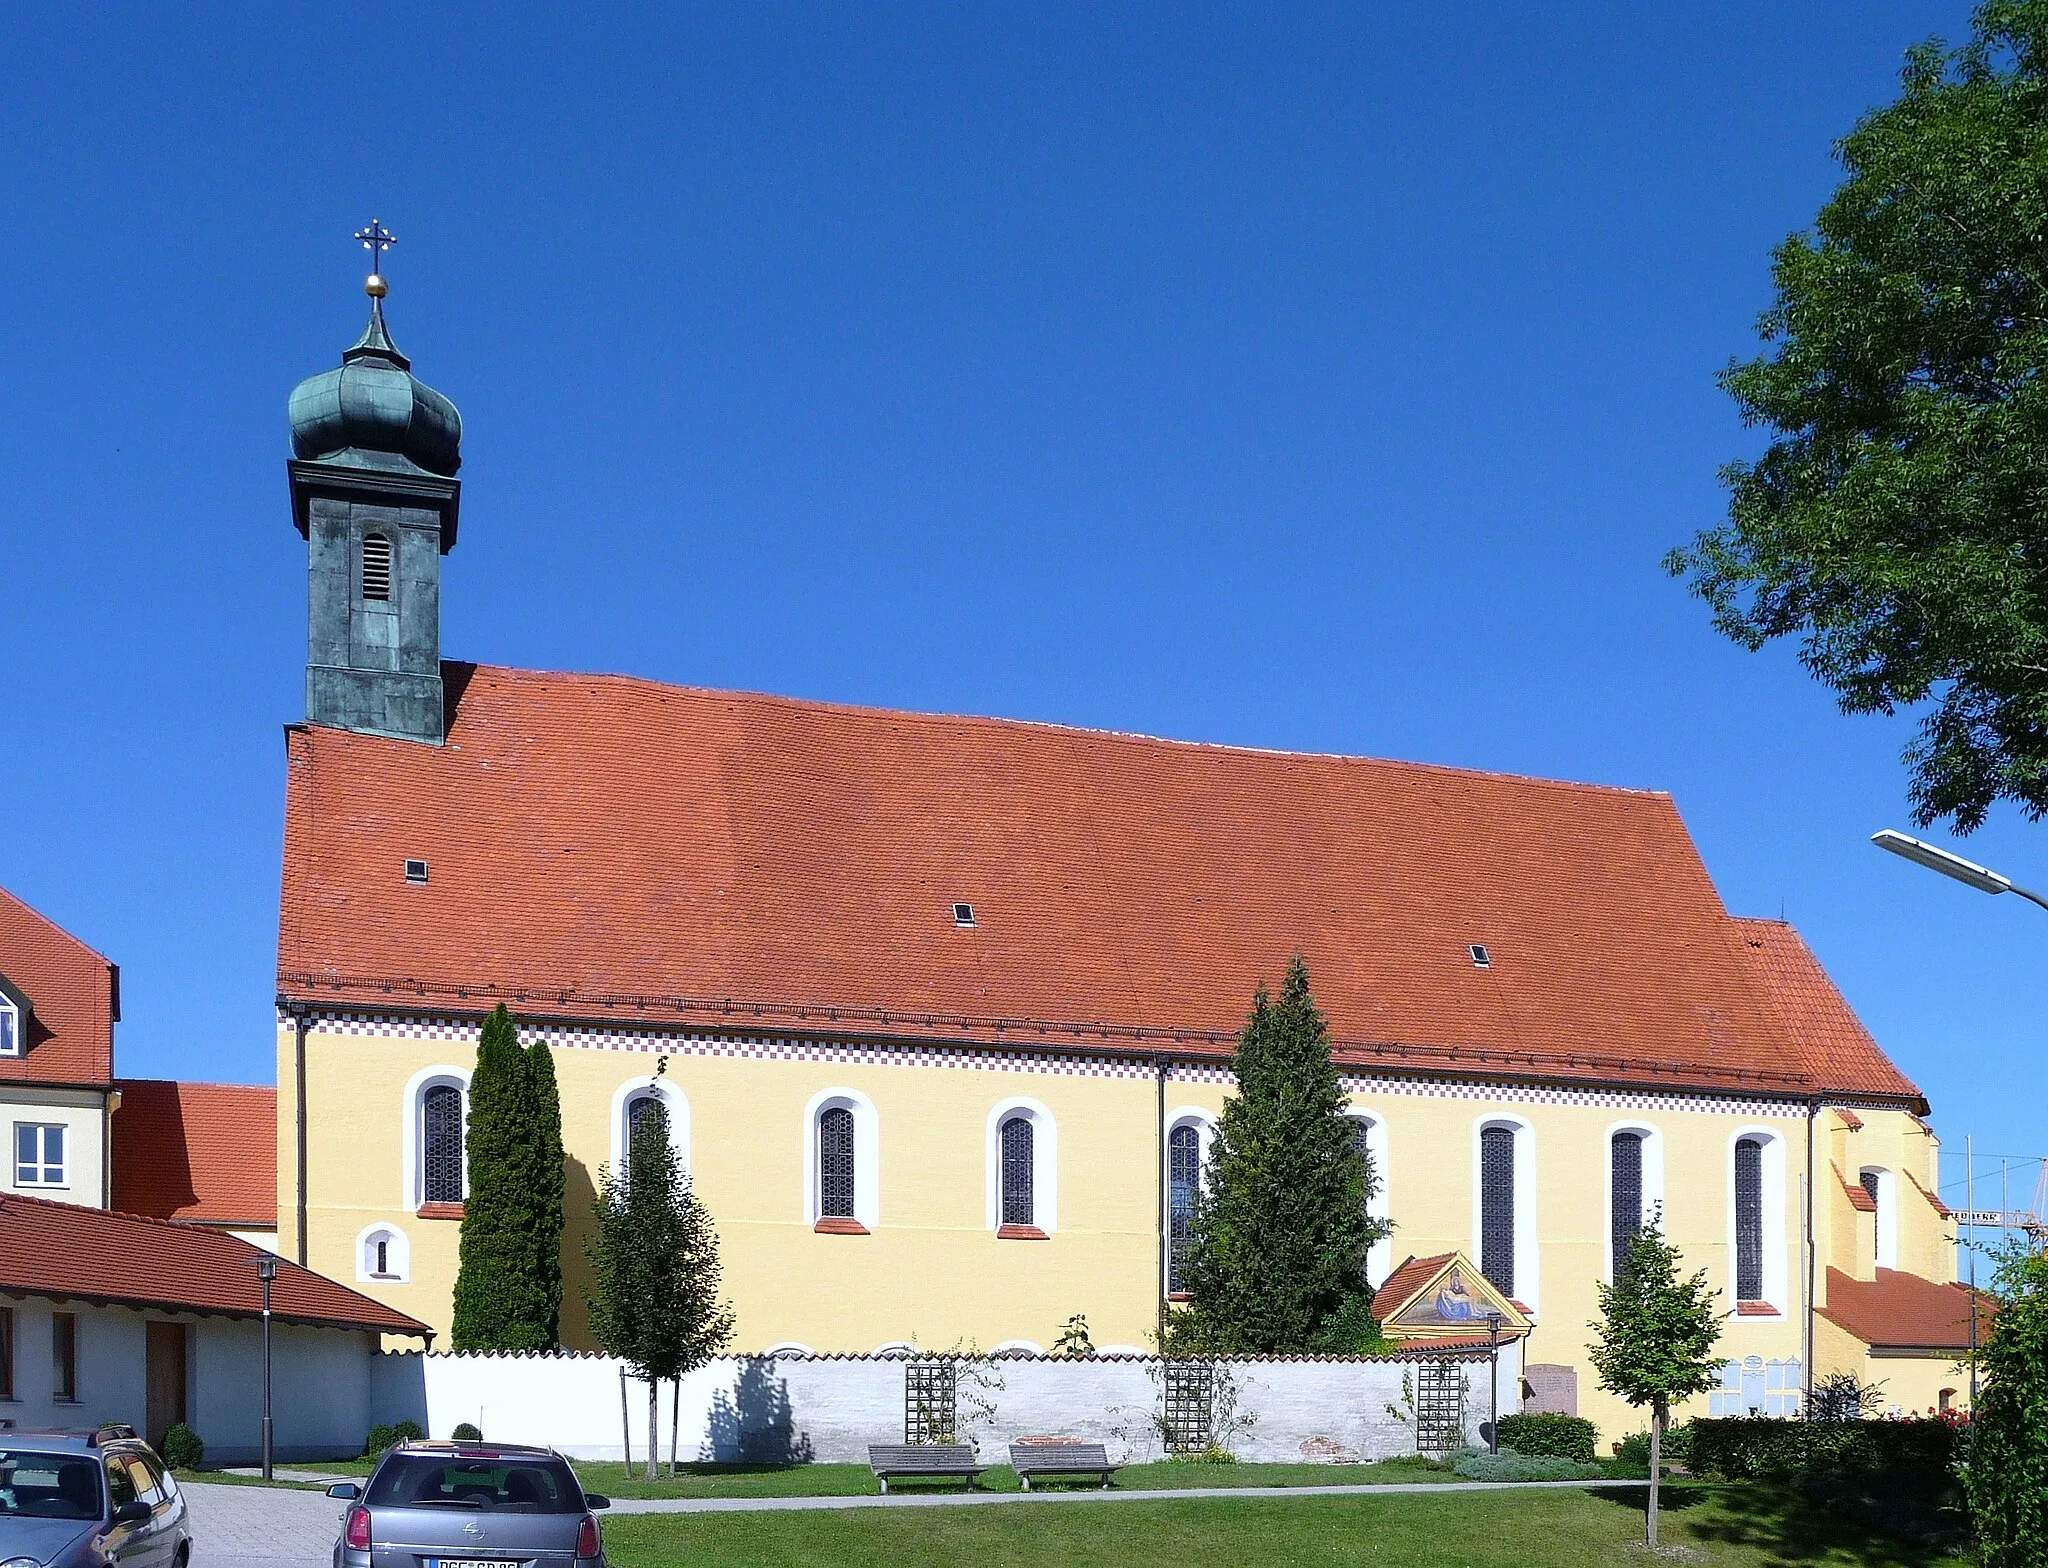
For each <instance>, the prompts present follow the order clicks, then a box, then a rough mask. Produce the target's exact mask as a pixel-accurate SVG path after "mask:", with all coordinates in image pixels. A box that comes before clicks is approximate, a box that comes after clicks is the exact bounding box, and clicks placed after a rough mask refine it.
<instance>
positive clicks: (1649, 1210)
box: [1516, 1121, 1734, 1285]
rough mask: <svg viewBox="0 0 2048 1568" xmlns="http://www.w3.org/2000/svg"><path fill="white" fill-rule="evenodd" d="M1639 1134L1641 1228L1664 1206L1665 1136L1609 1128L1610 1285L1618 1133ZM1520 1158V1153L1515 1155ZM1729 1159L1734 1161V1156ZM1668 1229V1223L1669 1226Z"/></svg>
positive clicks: (1642, 1127)
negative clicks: (1641, 1185)
mask: <svg viewBox="0 0 2048 1568" xmlns="http://www.w3.org/2000/svg"><path fill="white" fill-rule="evenodd" d="M1624 1132H1636V1133H1641V1134H1642V1135H1643V1212H1642V1214H1641V1215H1640V1216H1639V1217H1638V1219H1637V1223H1638V1224H1639V1225H1647V1224H1649V1223H1650V1217H1651V1216H1652V1215H1653V1214H1656V1213H1657V1212H1658V1211H1659V1210H1660V1209H1662V1208H1663V1206H1664V1134H1663V1133H1662V1132H1661V1131H1660V1130H1659V1129H1658V1128H1656V1127H1655V1126H1653V1125H1651V1124H1650V1123H1649V1122H1637V1121H1620V1122H1613V1123H1611V1124H1609V1126H1608V1128H1607V1130H1606V1131H1605V1132H1603V1133H1602V1134H1601V1135H1600V1144H1601V1147H1602V1148H1603V1149H1604V1150H1605V1151H1606V1152H1605V1154H1604V1155H1603V1156H1602V1157H1601V1168H1602V1169H1603V1170H1605V1171H1606V1172H1607V1191H1606V1193H1605V1195H1604V1196H1603V1198H1602V1199H1601V1203H1602V1208H1603V1211H1604V1212H1605V1213H1606V1215H1607V1228H1606V1229H1605V1230H1603V1231H1601V1233H1600V1234H1601V1235H1602V1236H1605V1237H1608V1238H1610V1239H1609V1241H1608V1242H1607V1243H1606V1244H1605V1245H1604V1246H1603V1247H1602V1248H1601V1254H1600V1255H1601V1277H1602V1278H1603V1279H1605V1280H1606V1281H1607V1283H1608V1284H1610V1285H1612V1284H1613V1283H1614V1245H1613V1242H1612V1239H1611V1238H1612V1237H1613V1235H1614V1137H1615V1134H1616V1133H1624ZM1516 1152H1517V1153H1518V1154H1519V1153H1520V1152H1521V1151H1520V1150H1517V1151H1516ZM1730 1158H1731V1159H1732V1158H1734V1156H1733V1155H1731V1156H1730ZM1667 1225H1668V1222H1667Z"/></svg>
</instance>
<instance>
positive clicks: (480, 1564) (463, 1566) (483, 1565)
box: [424, 1557, 515, 1568]
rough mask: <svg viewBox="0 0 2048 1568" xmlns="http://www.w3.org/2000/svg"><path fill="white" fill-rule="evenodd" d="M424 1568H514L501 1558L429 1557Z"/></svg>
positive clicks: (510, 1563)
mask: <svg viewBox="0 0 2048 1568" xmlns="http://www.w3.org/2000/svg"><path fill="white" fill-rule="evenodd" d="M424 1568H515V1565H514V1563H513V1562H511V1561H508V1560H506V1559H505V1558H503V1557H429V1558H428V1559H427V1560H426V1562H425V1565H424Z"/></svg>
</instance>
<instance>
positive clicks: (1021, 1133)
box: [1002, 1116, 1035, 1225]
mask: <svg viewBox="0 0 2048 1568" xmlns="http://www.w3.org/2000/svg"><path fill="white" fill-rule="evenodd" d="M1002 1140H1003V1173H1002V1176H1003V1223H1004V1224H1005V1225H1030V1224H1033V1223H1035V1221H1034V1220H1033V1219H1032V1202H1031V1198H1032V1193H1031V1180H1032V1171H1031V1158H1032V1155H1031V1119H1030V1118H1029V1117H1028V1116H1012V1117H1011V1118H1010V1119H1009V1120H1008V1121H1006V1122H1004V1123H1003V1133H1002Z"/></svg>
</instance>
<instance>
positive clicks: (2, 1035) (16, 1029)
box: [0, 992, 22, 1056]
mask: <svg viewBox="0 0 2048 1568" xmlns="http://www.w3.org/2000/svg"><path fill="white" fill-rule="evenodd" d="M21 1053H22V1041H21V1009H20V1008H19V1007H17V1006H15V1003H14V998H13V997H11V996H8V995H7V994H6V993H5V992H0V1056H19V1055H21Z"/></svg>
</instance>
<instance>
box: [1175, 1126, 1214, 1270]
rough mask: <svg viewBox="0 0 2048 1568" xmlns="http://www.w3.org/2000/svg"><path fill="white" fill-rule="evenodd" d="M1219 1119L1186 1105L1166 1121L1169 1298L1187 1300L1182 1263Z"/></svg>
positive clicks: (1204, 1180)
mask: <svg viewBox="0 0 2048 1568" xmlns="http://www.w3.org/2000/svg"><path fill="white" fill-rule="evenodd" d="M1215 1140H1216V1118H1215V1117H1214V1116H1213V1115H1212V1114H1211V1113H1210V1112H1208V1111H1206V1110H1204V1109H1202V1108H1201V1107H1200V1106H1195V1105H1183V1106H1181V1107H1179V1108H1178V1109H1177V1110H1175V1111H1173V1112H1171V1113H1170V1114H1169V1115H1168V1116H1167V1118H1166V1294H1167V1296H1168V1297H1169V1298H1171V1299H1175V1300H1179V1299H1184V1297H1185V1289H1184V1286H1183V1283H1182V1281H1181V1277H1180V1268H1181V1260H1182V1259H1183V1258H1184V1257H1185V1256H1186V1255H1187V1249H1188V1246H1189V1244H1190V1243H1191V1242H1192V1241H1193V1239H1194V1233H1195V1232H1194V1223H1195V1203H1196V1200H1197V1199H1199V1198H1200V1197H1201V1194H1202V1188H1203V1186H1204V1184H1205V1183H1206V1182H1207V1180H1208V1171H1209V1150H1210V1148H1211V1147H1212V1146H1213V1145H1214V1143H1215Z"/></svg>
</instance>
